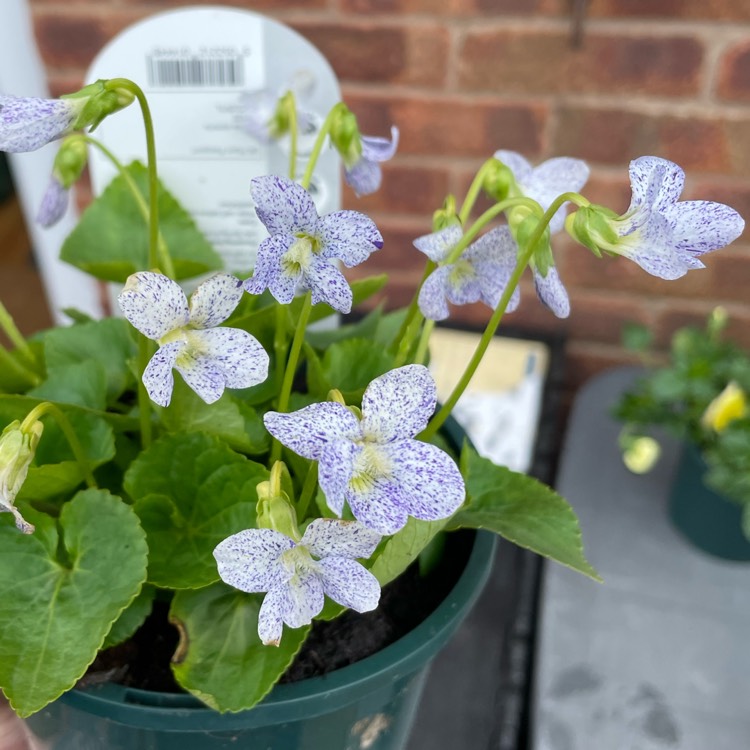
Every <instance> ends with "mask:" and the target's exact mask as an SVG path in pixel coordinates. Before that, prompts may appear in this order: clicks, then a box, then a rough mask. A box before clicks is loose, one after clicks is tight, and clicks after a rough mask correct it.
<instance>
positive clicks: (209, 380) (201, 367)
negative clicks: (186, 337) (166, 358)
mask: <svg viewBox="0 0 750 750" xmlns="http://www.w3.org/2000/svg"><path fill="white" fill-rule="evenodd" d="M174 366H175V369H176V370H177V372H179V373H180V375H182V378H183V380H184V381H185V382H186V383H187V384H188V385H189V386H190V387H191V388H192V389H193V390H194V391H195V392H196V393H197V394H198V395H199V396H200V397H201V398H202V399H203V400H204V401H205V402H206V403H207V404H213V403H214V401H218V400H219V399H220V398H221V394H222V393H224V387H225V385H226V381H225V378H224V373H223V371H222V369H221V368H220V366H219V364H218V363H217V362H215V361H214V360H213V359H212V358H211V357H208V356H206V355H205V354H204V353H203V352H200V351H196V350H195V349H193V348H192V347H190V346H185V347H183V349H182V351H181V352H180V353H179V354H178V355H177V359H176V360H175V364H174Z"/></svg>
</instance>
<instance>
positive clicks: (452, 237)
mask: <svg viewBox="0 0 750 750" xmlns="http://www.w3.org/2000/svg"><path fill="white" fill-rule="evenodd" d="M462 236H463V232H462V231H461V227H459V226H458V225H456V224H451V226H449V227H446V228H445V229H441V230H440V231H439V232H432V234H425V235H423V236H422V237H417V239H416V240H414V247H416V248H417V250H419V252H421V253H424V254H425V255H426V256H427V257H428V258H429V259H430V260H432V261H435V263H439V262H440V261H442V260H445V259H446V258H447V257H448V255H449V254H450V251H451V250H452V249H453V248H454V246H455V245H456V243H457V242H458V241H459V240H460V239H461V237H462Z"/></svg>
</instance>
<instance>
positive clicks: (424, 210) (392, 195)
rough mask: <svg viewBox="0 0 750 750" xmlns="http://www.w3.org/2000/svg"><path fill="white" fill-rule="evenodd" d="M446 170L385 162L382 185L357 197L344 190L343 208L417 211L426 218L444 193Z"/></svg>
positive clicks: (394, 211)
mask: <svg viewBox="0 0 750 750" xmlns="http://www.w3.org/2000/svg"><path fill="white" fill-rule="evenodd" d="M448 181H449V174H448V171H447V170H446V169H441V168H439V167H438V168H431V167H411V166H402V165H399V164H387V165H385V166H384V167H383V184H382V185H381V187H380V190H378V191H377V192H376V193H373V194H372V195H364V196H362V197H361V198H357V197H356V195H355V194H354V191H352V190H351V189H349V188H345V189H344V208H351V209H354V210H356V211H364V212H365V213H369V212H371V211H390V212H392V213H404V214H421V215H423V216H424V217H425V219H426V221H429V219H430V218H431V217H432V212H433V211H435V210H436V209H437V208H440V206H441V205H442V203H443V201H444V200H445V196H446V195H447V193H448Z"/></svg>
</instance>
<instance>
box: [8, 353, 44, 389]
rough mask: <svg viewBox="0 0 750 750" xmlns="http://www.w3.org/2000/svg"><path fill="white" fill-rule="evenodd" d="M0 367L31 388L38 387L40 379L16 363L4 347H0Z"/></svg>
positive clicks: (34, 373)
mask: <svg viewBox="0 0 750 750" xmlns="http://www.w3.org/2000/svg"><path fill="white" fill-rule="evenodd" d="M0 367H2V368H4V369H7V370H12V371H13V372H15V373H16V375H18V376H19V377H20V378H23V379H24V380H25V381H27V382H28V383H29V385H31V386H36V385H39V384H40V383H41V382H42V379H41V377H40V376H39V375H38V374H37V373H36V372H34V371H32V370H29V368H28V367H24V366H23V365H22V364H21V363H20V362H18V361H16V359H15V358H14V357H13V355H12V354H11V353H10V352H9V351H8V350H7V349H6V348H5V347H4V346H0Z"/></svg>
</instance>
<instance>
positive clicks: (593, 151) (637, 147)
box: [552, 106, 750, 174]
mask: <svg viewBox="0 0 750 750" xmlns="http://www.w3.org/2000/svg"><path fill="white" fill-rule="evenodd" d="M552 144H553V146H552V148H553V151H555V152H556V153H560V154H567V155H569V156H577V157H579V158H581V159H586V160H587V161H590V162H594V163H600V164H616V165H625V164H627V162H629V161H630V160H631V159H634V158H636V157H638V156H642V155H645V154H657V155H659V156H662V157H664V158H667V159H671V160H673V161H676V162H677V163H678V164H680V166H682V167H683V168H684V169H686V170H695V171H710V172H725V173H728V174H732V173H734V174H747V164H748V159H750V118H748V117H747V115H746V114H745V113H732V114H731V115H727V116H724V117H722V116H721V115H718V114H717V115H710V114H706V115H697V114H696V115H693V116H687V115H685V116H678V115H668V114H662V115H660V114H653V113H650V112H649V113H647V112H637V111H634V110H620V109H610V108H599V107H586V108H584V107H573V106H568V107H563V108H561V110H560V113H559V117H558V118H557V121H556V126H555V131H554V134H553V136H552Z"/></svg>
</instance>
